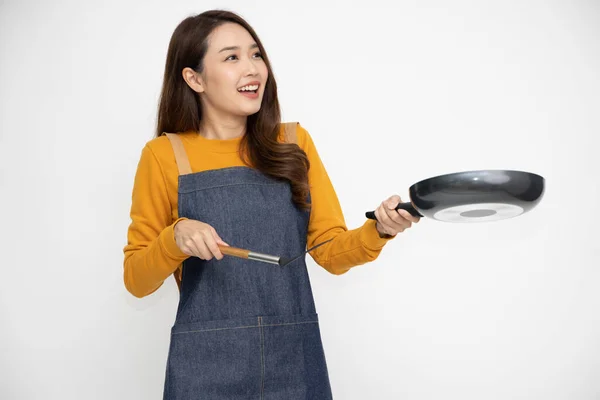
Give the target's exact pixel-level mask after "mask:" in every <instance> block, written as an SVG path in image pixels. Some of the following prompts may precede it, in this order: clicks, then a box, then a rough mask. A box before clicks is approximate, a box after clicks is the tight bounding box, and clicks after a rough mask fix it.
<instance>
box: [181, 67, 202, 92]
mask: <svg viewBox="0 0 600 400" xmlns="http://www.w3.org/2000/svg"><path fill="white" fill-rule="evenodd" d="M181 75H182V76H183V80H184V81H185V82H186V83H187V84H188V86H189V87H190V88H191V89H192V90H193V91H194V92H196V93H202V92H204V84H203V82H202V78H201V77H200V74H198V73H197V72H196V71H194V70H193V69H191V68H189V67H186V68H184V69H183V71H181Z"/></svg>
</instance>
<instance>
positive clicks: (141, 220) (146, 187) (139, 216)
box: [123, 144, 189, 297]
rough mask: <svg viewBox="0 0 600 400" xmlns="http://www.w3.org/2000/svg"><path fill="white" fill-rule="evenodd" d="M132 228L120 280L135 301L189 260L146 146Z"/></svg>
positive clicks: (158, 170)
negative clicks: (175, 231) (181, 246)
mask: <svg viewBox="0 0 600 400" xmlns="http://www.w3.org/2000/svg"><path fill="white" fill-rule="evenodd" d="M130 217H131V224H130V225H129V228H128V231H127V245H126V246H125V248H124V249H123V251H124V254H125V261H124V273H123V279H124V281H125V287H126V288H127V290H128V291H129V292H130V293H131V294H133V295H134V296H136V297H144V296H147V295H149V294H151V293H153V292H154V291H156V290H157V289H158V288H159V287H160V286H161V285H162V284H163V282H164V281H165V279H167V278H168V277H169V276H170V275H171V274H172V273H173V272H175V270H177V268H178V266H179V265H180V264H181V263H182V262H183V261H184V260H185V259H186V258H188V257H189V256H188V255H187V254H185V253H183V252H182V251H181V250H180V249H179V247H178V246H177V243H176V242H175V236H174V232H173V227H174V225H175V224H176V223H177V222H179V221H180V220H182V219H184V218H179V219H177V220H175V221H172V216H171V204H170V202H169V197H168V193H167V186H166V184H165V177H164V175H163V171H162V169H161V166H160V164H159V162H158V160H157V158H156V156H155V154H154V153H153V152H152V149H151V148H150V147H149V146H148V144H146V146H145V147H144V148H143V150H142V154H141V157H140V161H139V163H138V167H137V171H136V175H135V180H134V184H133V193H132V197H131V212H130Z"/></svg>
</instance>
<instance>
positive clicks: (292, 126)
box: [279, 121, 311, 150]
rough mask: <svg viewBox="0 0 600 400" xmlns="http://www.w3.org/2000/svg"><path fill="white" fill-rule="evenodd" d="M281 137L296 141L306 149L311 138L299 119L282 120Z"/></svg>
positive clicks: (288, 140)
mask: <svg viewBox="0 0 600 400" xmlns="http://www.w3.org/2000/svg"><path fill="white" fill-rule="evenodd" d="M279 139H280V140H281V141H284V142H287V143H296V144H297V145H298V146H299V147H300V148H301V149H303V150H306V147H307V145H308V144H309V142H310V140H311V138H310V134H309V133H308V131H307V130H306V128H304V126H302V124H301V123H300V122H298V121H290V122H282V123H281V127H280V128H279Z"/></svg>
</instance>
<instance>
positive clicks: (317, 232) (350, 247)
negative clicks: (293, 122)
mask: <svg viewBox="0 0 600 400" xmlns="http://www.w3.org/2000/svg"><path fill="white" fill-rule="evenodd" d="M297 132H298V144H299V145H300V146H301V147H302V148H303V150H304V151H305V152H306V155H307V156H308V159H309V160H310V169H309V172H308V181H309V185H310V194H311V200H312V210H311V214H310V220H309V226H308V240H307V245H308V247H309V248H310V247H312V246H314V245H316V244H319V243H321V242H324V241H326V240H329V239H331V238H334V239H333V240H332V241H331V242H329V243H327V244H324V245H323V246H321V247H319V248H317V249H315V250H313V251H311V252H310V253H309V254H310V255H311V256H312V258H313V259H314V260H315V262H316V263H317V264H318V265H320V266H322V267H323V268H325V269H326V270H327V271H329V272H330V273H332V274H334V275H341V274H344V273H346V272H348V271H349V270H350V269H351V268H352V267H355V266H358V265H362V264H365V263H367V262H370V261H373V260H375V259H376V258H377V257H378V256H379V254H380V253H381V251H382V249H383V247H384V246H385V244H386V243H387V242H389V241H390V240H392V239H393V238H394V237H395V236H394V237H391V238H381V237H380V236H379V233H378V232H377V228H376V227H375V224H376V221H375V220H371V219H366V221H365V222H364V224H363V225H362V226H361V227H359V228H356V229H353V230H348V228H347V226H346V222H345V219H344V215H343V214H342V209H341V207H340V203H339V200H338V197H337V194H336V192H335V190H334V187H333V185H332V183H331V180H330V179H329V176H328V174H327V171H326V170H325V166H324V165H323V162H322V160H321V158H320V157H319V154H318V152H317V149H316V147H315V144H314V142H313V140H312V138H311V136H310V134H309V133H308V132H307V131H306V130H305V129H304V128H303V127H302V126H301V125H298V131H297Z"/></svg>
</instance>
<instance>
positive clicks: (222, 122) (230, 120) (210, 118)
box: [198, 113, 247, 140]
mask: <svg viewBox="0 0 600 400" xmlns="http://www.w3.org/2000/svg"><path fill="white" fill-rule="evenodd" d="M207 114H209V113H207ZM246 121H247V118H246V117H239V116H216V115H206V114H205V115H203V116H202V121H200V131H199V132H198V133H199V134H200V135H202V136H203V137H204V138H206V139H217V140H229V139H236V138H239V137H241V136H243V135H244V134H245V133H246Z"/></svg>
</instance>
